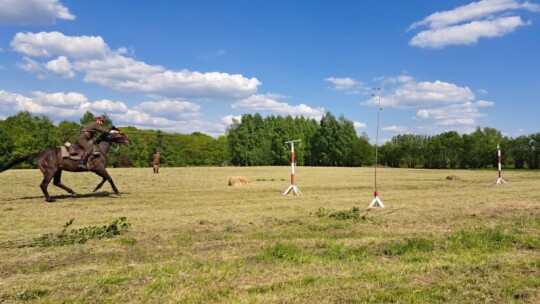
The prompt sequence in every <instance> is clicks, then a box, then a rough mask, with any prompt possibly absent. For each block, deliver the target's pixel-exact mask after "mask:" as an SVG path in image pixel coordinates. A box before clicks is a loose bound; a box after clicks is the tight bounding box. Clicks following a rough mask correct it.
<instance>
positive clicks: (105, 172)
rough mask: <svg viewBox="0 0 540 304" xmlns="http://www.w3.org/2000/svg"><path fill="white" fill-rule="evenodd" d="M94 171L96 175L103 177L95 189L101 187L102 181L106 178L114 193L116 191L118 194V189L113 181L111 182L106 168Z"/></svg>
mask: <svg viewBox="0 0 540 304" xmlns="http://www.w3.org/2000/svg"><path fill="white" fill-rule="evenodd" d="M95 172H96V174H97V175H99V176H101V177H103V181H101V183H100V184H99V185H98V186H97V187H96V190H97V189H99V188H101V186H103V183H104V182H105V180H107V181H108V182H109V184H111V187H112V189H113V191H114V193H116V195H120V191H118V189H117V188H116V186H115V185H114V182H113V180H112V178H111V176H110V175H109V172H107V170H105V169H103V170H96V171H95Z"/></svg>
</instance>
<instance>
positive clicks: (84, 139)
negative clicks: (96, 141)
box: [77, 117, 110, 170]
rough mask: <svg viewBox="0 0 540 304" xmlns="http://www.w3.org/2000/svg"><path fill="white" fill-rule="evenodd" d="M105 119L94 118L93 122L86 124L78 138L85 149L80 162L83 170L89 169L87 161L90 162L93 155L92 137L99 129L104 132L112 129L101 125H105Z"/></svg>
mask: <svg viewBox="0 0 540 304" xmlns="http://www.w3.org/2000/svg"><path fill="white" fill-rule="evenodd" d="M104 121H105V119H104V118H103V117H96V118H94V121H93V122H91V123H89V124H87V125H86V126H84V128H83V129H82V131H81V134H79V137H78V138H77V143H78V144H79V146H81V147H82V148H83V149H84V153H83V155H82V156H81V161H80V162H79V169H81V170H88V168H87V167H86V163H87V162H88V158H89V157H90V155H92V150H93V146H92V139H93V138H94V135H95V134H96V132H98V131H99V132H102V133H109V131H110V130H109V129H107V128H105V127H102V126H101V125H103V122H104Z"/></svg>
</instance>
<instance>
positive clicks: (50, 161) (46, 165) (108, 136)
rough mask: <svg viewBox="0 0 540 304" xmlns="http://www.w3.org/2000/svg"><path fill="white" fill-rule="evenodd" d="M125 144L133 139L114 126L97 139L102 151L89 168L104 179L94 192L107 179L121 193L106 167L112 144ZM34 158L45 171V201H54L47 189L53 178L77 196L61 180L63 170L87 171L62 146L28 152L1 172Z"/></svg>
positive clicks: (90, 160) (92, 160)
mask: <svg viewBox="0 0 540 304" xmlns="http://www.w3.org/2000/svg"><path fill="white" fill-rule="evenodd" d="M113 143H116V144H125V145H130V144H131V140H130V139H129V138H128V137H127V136H126V135H125V134H124V133H122V132H120V130H118V129H116V128H115V127H113V128H112V130H111V131H110V132H109V133H104V134H102V135H101V136H100V137H99V138H98V139H97V140H96V146H97V147H98V149H97V150H98V151H100V153H99V154H97V155H96V154H95V155H94V156H93V157H91V158H90V159H89V161H88V167H89V170H90V171H92V172H94V173H96V174H97V175H99V176H101V177H102V178H103V180H102V181H101V183H99V184H98V185H97V186H96V188H95V189H94V192H96V191H97V190H98V189H99V188H101V186H103V184H104V183H105V181H108V182H109V183H110V184H111V186H112V189H113V190H114V193H116V194H117V195H119V194H120V192H119V191H118V189H117V188H116V186H115V185H114V182H113V180H112V178H111V176H110V175H109V173H108V172H107V169H106V168H105V167H106V166H107V161H108V157H107V153H108V152H109V149H110V148H111V144H113ZM34 159H37V165H38V167H39V170H41V172H43V181H42V182H41V184H40V187H41V191H43V194H44V195H45V201H47V202H54V199H53V198H52V197H51V196H50V195H49V192H48V191H47V186H49V183H50V182H51V180H52V179H53V178H54V180H53V184H54V185H55V186H57V187H60V188H62V189H64V190H66V191H67V192H68V193H70V194H71V196H77V194H76V193H75V192H73V190H71V188H69V187H67V186H65V185H64V184H62V182H61V181H60V179H61V177H62V171H63V170H65V171H70V172H86V171H81V170H80V169H79V168H78V165H79V160H74V159H70V158H66V157H63V155H62V151H61V148H51V149H47V150H45V151H43V152H41V153H33V154H28V155H25V156H21V157H19V158H17V159H15V160H13V161H11V162H10V163H8V164H7V165H5V166H4V167H2V168H0V172H3V171H5V170H7V169H9V168H11V167H13V166H15V165H17V164H20V163H22V162H30V161H32V160H34Z"/></svg>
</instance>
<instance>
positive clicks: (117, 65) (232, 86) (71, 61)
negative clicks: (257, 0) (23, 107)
mask: <svg viewBox="0 0 540 304" xmlns="http://www.w3.org/2000/svg"><path fill="white" fill-rule="evenodd" d="M11 47H12V48H13V50H14V51H16V52H18V53H20V54H22V55H24V57H23V58H24V59H23V60H25V61H26V63H24V64H23V63H20V64H19V65H18V66H19V67H20V68H21V69H24V70H25V71H29V72H33V73H36V74H37V75H39V76H41V77H43V71H45V70H48V71H50V72H53V73H55V74H59V75H62V76H64V77H66V76H67V77H73V76H74V73H75V72H80V73H82V74H83V75H84V81H86V82H91V83H96V84H98V85H101V86H103V87H106V88H111V89H114V90H117V91H123V92H130V93H143V94H148V95H152V96H161V97H166V98H171V99H178V98H201V99H220V100H224V99H225V100H233V99H240V98H245V97H248V96H250V95H252V94H255V93H256V91H257V87H258V86H259V85H261V83H260V82H259V80H257V79H256V78H246V77H244V76H243V75H240V74H228V73H224V72H207V73H202V72H198V71H188V70H180V71H173V70H169V69H167V68H165V67H163V66H160V65H150V64H147V63H145V62H142V61H138V60H135V59H134V58H131V57H127V56H126V53H127V52H126V49H125V48H120V49H118V50H116V51H111V50H110V49H109V47H108V45H107V44H106V43H105V41H104V40H103V38H102V37H99V36H66V35H64V34H62V33H59V32H40V33H37V34H34V33H17V34H16V35H15V37H14V38H13V39H12V41H11ZM56 56H58V58H57V59H55V60H52V61H49V62H48V63H42V62H39V61H38V60H40V58H50V57H56ZM42 65H44V66H45V68H46V69H43V68H42V67H41V66H42Z"/></svg>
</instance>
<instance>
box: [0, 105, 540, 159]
mask: <svg viewBox="0 0 540 304" xmlns="http://www.w3.org/2000/svg"><path fill="white" fill-rule="evenodd" d="M102 116H103V117H105V126H106V127H109V128H110V127H112V125H113V122H112V120H111V119H110V117H109V116H107V114H103V115H102ZM93 119H94V115H93V114H92V113H90V112H86V113H85V114H84V115H83V116H82V117H81V118H80V120H79V121H78V122H73V121H61V122H60V123H58V125H54V124H53V122H52V120H51V119H49V118H48V117H47V116H45V115H33V114H32V113H30V112H28V111H21V112H19V113H17V114H16V115H13V116H10V117H7V118H6V119H4V120H0V165H1V164H5V163H7V162H8V161H10V160H12V159H14V158H16V157H19V156H22V155H26V154H29V153H34V152H39V151H43V150H45V149H48V148H51V147H58V146H60V145H62V144H63V143H65V142H71V143H75V142H76V138H77V136H78V135H79V132H80V130H81V128H82V127H83V126H84V125H85V124H87V123H88V122H90V121H92V120H93ZM122 131H123V132H125V133H126V134H127V135H128V136H129V138H130V139H131V140H132V145H131V146H129V147H128V146H118V148H114V149H112V150H111V151H110V152H109V163H110V165H111V166H113V167H148V166H150V162H151V156H152V154H153V153H154V152H155V151H156V150H157V149H159V150H160V151H161V154H162V165H163V166H165V167H182V166H222V165H235V166H263V165H264V166H272V165H288V164H290V146H288V145H287V144H285V142H286V141H289V140H297V139H300V140H301V142H300V143H297V144H295V161H296V163H297V164H298V165H306V166H371V165H373V164H374V156H375V153H374V149H375V147H374V146H373V145H371V144H370V143H369V137H368V136H367V135H366V134H365V133H363V134H361V135H360V136H358V135H357V133H356V131H355V129H354V125H353V122H352V121H350V120H348V119H346V118H345V117H344V116H343V115H341V116H339V117H335V116H334V115H333V114H332V113H330V112H328V113H326V114H325V115H324V116H323V117H322V119H321V120H320V121H316V120H314V119H308V118H304V117H291V116H286V117H282V116H267V117H262V116H261V115H260V114H253V115H252V114H244V115H242V117H241V119H239V120H238V121H234V123H233V124H232V125H231V126H230V127H229V128H228V129H227V132H226V134H225V135H223V136H219V137H218V138H214V137H211V136H209V135H206V134H203V133H200V132H194V133H192V134H180V133H169V132H164V131H160V130H146V129H145V130H140V129H137V128H135V127H123V128H122ZM497 144H499V145H500V147H501V150H502V158H503V164H504V165H505V166H507V167H514V168H518V169H520V168H531V169H538V168H539V167H540V133H535V134H531V135H528V136H525V135H524V136H519V137H517V138H508V137H504V136H502V134H501V132H500V131H498V130H496V129H493V128H484V129H481V128H477V129H476V130H475V132H473V133H471V134H464V135H460V134H458V133H457V132H455V131H450V132H444V133H441V134H438V135H434V136H427V135H414V134H401V135H396V136H394V137H393V138H392V139H391V140H390V141H388V142H386V143H384V144H383V145H382V146H380V147H378V163H379V164H382V165H385V166H389V167H406V168H432V169H444V168H487V167H496V166H497ZM34 166H35V165H32V164H25V165H23V166H22V167H23V168H30V167H34Z"/></svg>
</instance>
